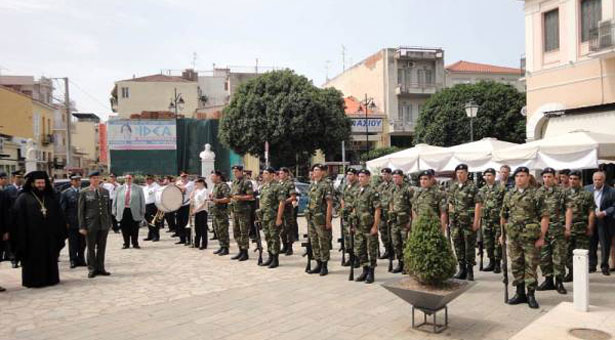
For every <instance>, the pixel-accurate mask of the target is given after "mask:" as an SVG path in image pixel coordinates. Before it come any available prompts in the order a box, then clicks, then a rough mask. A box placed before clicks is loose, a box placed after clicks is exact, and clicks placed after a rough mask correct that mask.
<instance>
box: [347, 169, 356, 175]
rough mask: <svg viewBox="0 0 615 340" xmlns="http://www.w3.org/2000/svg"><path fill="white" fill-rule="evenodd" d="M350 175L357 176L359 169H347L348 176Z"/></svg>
mask: <svg viewBox="0 0 615 340" xmlns="http://www.w3.org/2000/svg"><path fill="white" fill-rule="evenodd" d="M349 173H350V174H353V175H356V174H357V169H355V168H348V169H346V174H349Z"/></svg>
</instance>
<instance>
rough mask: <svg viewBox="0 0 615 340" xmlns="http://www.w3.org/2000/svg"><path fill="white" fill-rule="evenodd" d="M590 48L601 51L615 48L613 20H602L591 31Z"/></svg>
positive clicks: (593, 50) (614, 25)
mask: <svg viewBox="0 0 615 340" xmlns="http://www.w3.org/2000/svg"><path fill="white" fill-rule="evenodd" d="M589 34H590V39H589V50H590V51H592V52H600V51H603V50H608V49H613V48H615V39H614V37H615V23H613V21H610V20H608V21H602V22H600V23H599V24H598V27H596V28H594V29H592V30H591V31H590V33H589Z"/></svg>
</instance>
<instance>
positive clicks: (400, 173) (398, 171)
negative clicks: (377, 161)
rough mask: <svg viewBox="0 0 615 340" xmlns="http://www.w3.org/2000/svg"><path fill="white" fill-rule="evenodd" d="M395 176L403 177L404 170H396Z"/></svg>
mask: <svg viewBox="0 0 615 340" xmlns="http://www.w3.org/2000/svg"><path fill="white" fill-rule="evenodd" d="M393 175H400V176H403V175H404V172H403V171H402V170H400V169H397V170H394V171H393Z"/></svg>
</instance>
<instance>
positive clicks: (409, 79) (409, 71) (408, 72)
mask: <svg viewBox="0 0 615 340" xmlns="http://www.w3.org/2000/svg"><path fill="white" fill-rule="evenodd" d="M411 84H412V69H411V68H407V69H406V85H407V86H410V85H411Z"/></svg>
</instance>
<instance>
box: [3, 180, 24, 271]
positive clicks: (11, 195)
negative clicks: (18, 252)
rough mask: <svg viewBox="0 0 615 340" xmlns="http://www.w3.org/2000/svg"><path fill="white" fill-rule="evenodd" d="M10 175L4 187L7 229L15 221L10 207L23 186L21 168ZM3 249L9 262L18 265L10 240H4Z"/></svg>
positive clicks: (15, 266) (14, 265)
mask: <svg viewBox="0 0 615 340" xmlns="http://www.w3.org/2000/svg"><path fill="white" fill-rule="evenodd" d="M11 175H12V176H13V177H12V178H11V184H9V185H8V186H7V187H6V188H4V193H5V194H6V198H7V200H8V207H9V213H8V214H9V215H8V220H7V223H8V226H7V228H9V229H10V228H12V227H13V224H14V223H15V221H14V220H13V218H12V212H11V209H12V207H13V203H15V200H17V196H19V194H20V193H21V187H22V186H23V173H22V172H21V170H17V171H13V172H12V173H11ZM4 251H5V252H6V255H7V257H8V259H10V260H11V263H12V264H13V268H17V267H19V260H16V259H15V254H13V251H12V249H11V244H10V242H6V241H5V250H4Z"/></svg>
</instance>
